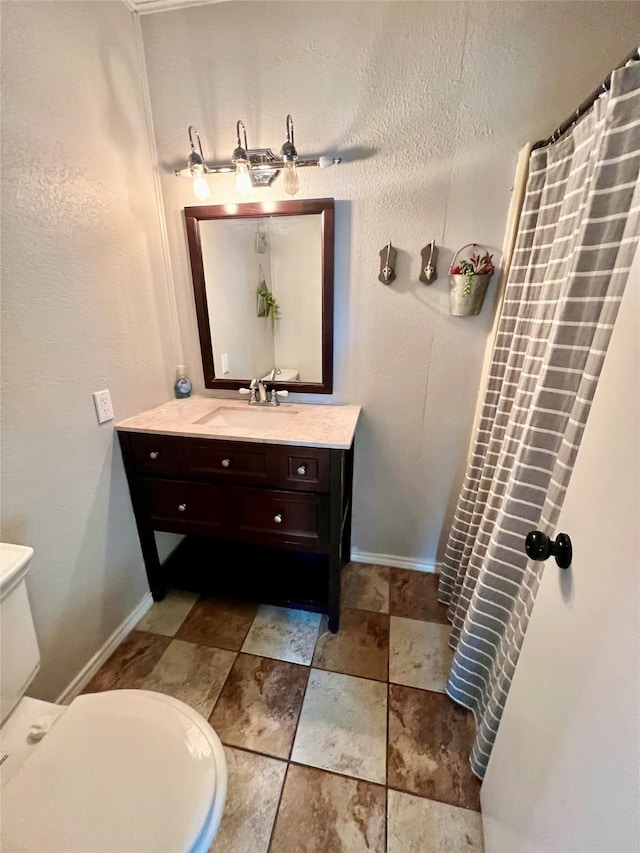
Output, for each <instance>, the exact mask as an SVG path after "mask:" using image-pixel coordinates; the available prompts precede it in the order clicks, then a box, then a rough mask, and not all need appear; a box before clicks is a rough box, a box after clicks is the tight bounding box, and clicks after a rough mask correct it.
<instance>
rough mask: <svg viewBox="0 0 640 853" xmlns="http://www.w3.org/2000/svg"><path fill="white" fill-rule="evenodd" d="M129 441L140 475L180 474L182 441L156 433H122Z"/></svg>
mask: <svg viewBox="0 0 640 853" xmlns="http://www.w3.org/2000/svg"><path fill="white" fill-rule="evenodd" d="M123 435H125V436H127V439H128V441H129V447H130V448H131V455H132V457H133V461H134V464H135V466H136V469H137V470H138V472H139V473H140V474H159V475H160V476H162V475H165V474H178V473H179V471H180V458H179V451H178V448H179V446H180V439H176V438H173V437H169V436H166V435H155V434H154V433H142V432H136V433H121V437H122V436H123Z"/></svg>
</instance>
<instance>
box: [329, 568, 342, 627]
mask: <svg viewBox="0 0 640 853" xmlns="http://www.w3.org/2000/svg"><path fill="white" fill-rule="evenodd" d="M341 568H342V563H341V561H340V558H337V559H332V560H331V561H330V564H329V630H330V631H331V633H332V634H337V633H338V628H339V627H340V570H341Z"/></svg>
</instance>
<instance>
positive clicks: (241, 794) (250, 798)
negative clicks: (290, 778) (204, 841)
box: [209, 746, 287, 853]
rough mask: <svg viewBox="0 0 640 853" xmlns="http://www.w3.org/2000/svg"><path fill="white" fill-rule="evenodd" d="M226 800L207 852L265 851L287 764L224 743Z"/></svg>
mask: <svg viewBox="0 0 640 853" xmlns="http://www.w3.org/2000/svg"><path fill="white" fill-rule="evenodd" d="M224 753H225V756H226V758H227V768H228V771H229V783H228V788H227V791H228V793H227V802H226V805H225V807H224V812H223V814H222V822H221V824H220V829H219V830H218V834H217V836H216V838H215V840H214V842H213V844H212V845H211V847H210V848H209V850H210V851H211V853H267V850H268V849H269V838H270V837H271V829H272V827H273V822H274V820H275V817H276V809H277V808H278V801H279V799H280V791H281V790H282V783H283V782H284V777H285V773H286V771H287V765H286V762H284V761H278V760H277V759H276V758H267V757H266V756H264V755H256V754H255V753H253V752H244V751H243V750H241V749H233V748H232V747H229V746H225V748H224Z"/></svg>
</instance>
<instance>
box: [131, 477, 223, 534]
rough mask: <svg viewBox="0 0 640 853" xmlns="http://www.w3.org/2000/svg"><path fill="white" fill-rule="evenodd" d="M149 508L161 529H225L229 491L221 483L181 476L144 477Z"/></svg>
mask: <svg viewBox="0 0 640 853" xmlns="http://www.w3.org/2000/svg"><path fill="white" fill-rule="evenodd" d="M144 488H145V491H146V496H147V509H148V512H149V515H150V516H151V519H152V521H153V522H154V524H155V525H156V527H157V528H158V529H160V530H171V531H175V532H177V533H220V534H222V533H225V532H226V531H227V529H228V526H229V521H230V517H229V495H228V490H227V489H226V488H225V487H224V486H222V485H216V484H210V483H187V482H184V481H182V480H152V479H146V480H145V481H144Z"/></svg>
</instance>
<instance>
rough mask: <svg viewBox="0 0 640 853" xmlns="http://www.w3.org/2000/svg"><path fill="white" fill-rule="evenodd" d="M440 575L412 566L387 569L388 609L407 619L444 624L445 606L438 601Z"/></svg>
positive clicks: (446, 620)
mask: <svg viewBox="0 0 640 853" xmlns="http://www.w3.org/2000/svg"><path fill="white" fill-rule="evenodd" d="M439 579H440V575H434V574H427V573H425V572H416V571H414V570H413V569H395V568H392V569H391V577H390V584H389V613H390V614H391V615H392V616H405V617H406V618H407V619H422V620H423V621H425V622H440V623H441V624H442V625H448V624H449V620H448V619H447V611H448V608H447V607H446V605H444V604H440V602H439V601H438V581H439Z"/></svg>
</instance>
